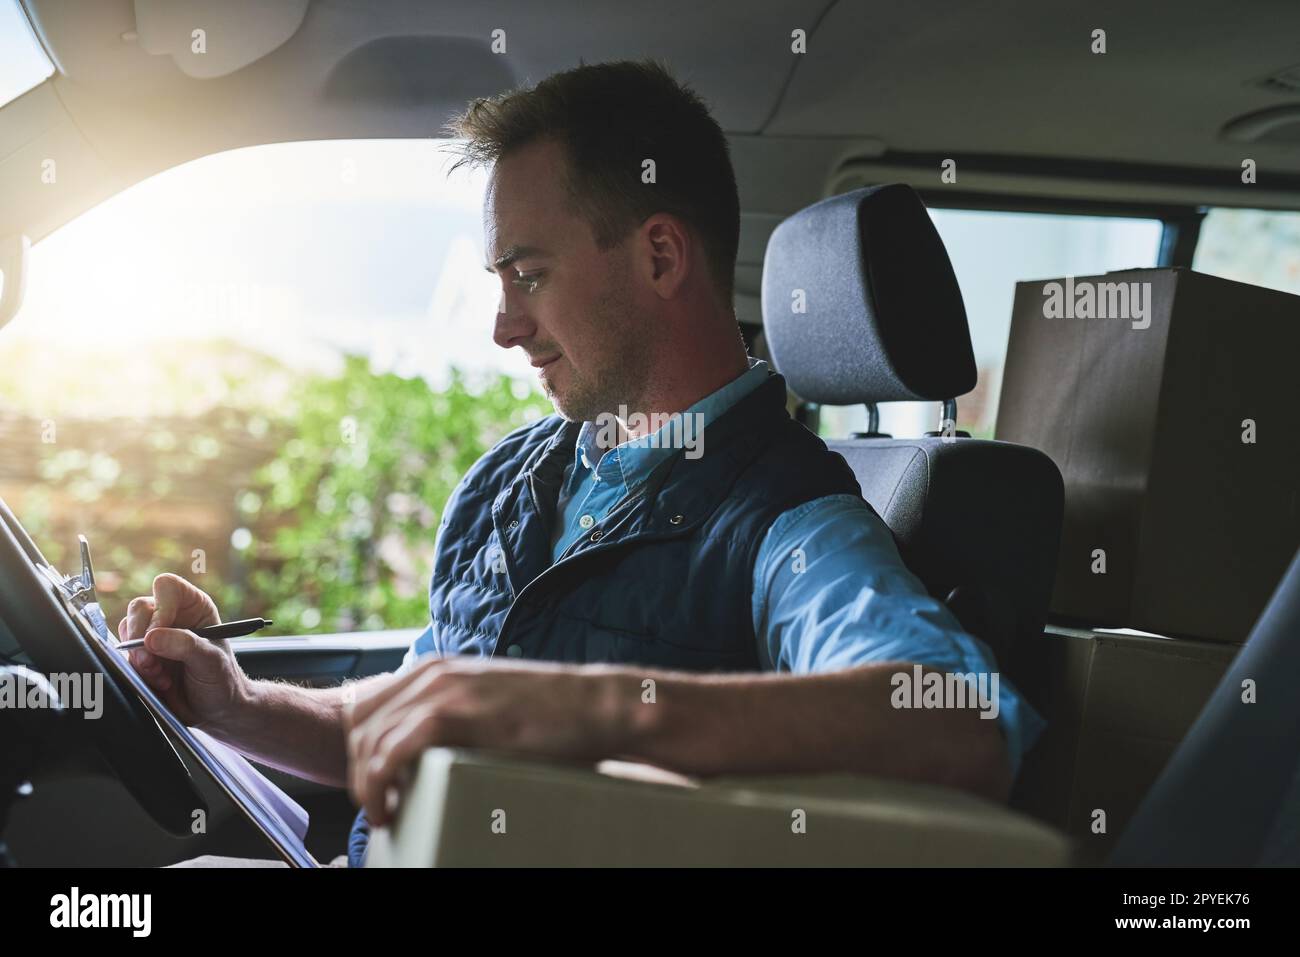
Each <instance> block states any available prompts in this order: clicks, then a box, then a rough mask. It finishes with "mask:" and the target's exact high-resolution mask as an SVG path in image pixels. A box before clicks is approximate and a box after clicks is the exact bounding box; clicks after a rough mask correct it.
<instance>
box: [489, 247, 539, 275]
mask: <svg viewBox="0 0 1300 957" xmlns="http://www.w3.org/2000/svg"><path fill="white" fill-rule="evenodd" d="M549 255H550V253H548V252H547V251H546V250H545V249H541V248H539V247H537V246H507V247H506V251H505V252H503V253H502V254H501V255H500V256H498V257H497V260H496V262H494V263H492V264H491V265H489V266H484V267H483V268H484V269H486V270H487V271H488V272H493V273H494V272H499V271H500V270H502V269H505V268H507V267H508V266H509V265H510V264H511V263H512V262H514V261H515V260H516V259H527V258H529V257H532V256H549Z"/></svg>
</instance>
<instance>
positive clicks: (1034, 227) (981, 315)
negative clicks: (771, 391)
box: [820, 209, 1162, 438]
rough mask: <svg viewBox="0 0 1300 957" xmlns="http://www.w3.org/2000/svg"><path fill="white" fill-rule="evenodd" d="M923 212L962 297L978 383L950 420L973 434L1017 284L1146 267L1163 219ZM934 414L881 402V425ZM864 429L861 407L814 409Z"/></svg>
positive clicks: (892, 429) (930, 405)
mask: <svg viewBox="0 0 1300 957" xmlns="http://www.w3.org/2000/svg"><path fill="white" fill-rule="evenodd" d="M930 216H931V218H932V219H933V220H934V223H935V227H936V228H937V229H938V230H939V235H940V236H941V237H942V239H943V242H944V245H945V246H946V247H947V249H948V256H949V258H950V259H951V260H952V266H953V271H954V272H955V273H956V274H957V282H958V284H959V285H960V286H961V292H962V298H963V299H964V300H965V303H966V316H967V320H968V321H969V323H970V331H971V345H972V346H973V348H974V351H975V363H976V366H977V368H978V371H979V381H978V384H977V385H976V387H975V390H974V391H973V392H971V393H969V394H968V395H966V396H962V397H958V399H957V426H958V428H960V429H962V430H964V431H967V432H970V434H971V435H973V436H976V437H983V438H991V437H992V435H993V426H994V423H995V421H996V418H997V402H998V395H999V393H1000V391H1001V387H1002V365H1003V362H1004V361H1005V359H1006V353H1007V337H1008V335H1009V334H1010V331H1011V305H1012V302H1013V300H1014V298H1015V289H1016V283H1017V282H1020V281H1022V280H1028V279H1052V278H1055V277H1058V276H1089V275H1096V274H1098V273H1103V272H1108V271H1111V270H1116V269H1132V268H1138V267H1150V266H1154V265H1155V264H1156V258H1157V256H1158V255H1159V251H1160V234H1161V231H1162V224H1161V223H1160V222H1159V221H1158V220H1154V219H1127V218H1119V217H1112V216H1067V215H1048V214H1044V213H1010V212H997V211H985V210H963V209H932V210H931V211H930ZM938 347H939V344H936V348H938ZM939 415H940V405H939V403H937V402H889V403H883V404H881V406H880V422H881V425H880V428H881V431H882V432H887V433H889V434H891V435H894V436H897V437H900V438H902V437H914V436H918V435H921V434H922V433H924V432H926V431H932V430H935V429H937V428H938V427H939ZM865 429H866V413H865V411H864V410H863V409H862V408H861V407H858V408H844V409H833V408H829V407H826V408H823V409H822V410H821V426H820V431H821V434H822V435H824V436H828V437H829V436H845V435H848V434H849V433H850V432H853V431H865Z"/></svg>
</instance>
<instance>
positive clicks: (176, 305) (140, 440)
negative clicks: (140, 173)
mask: <svg viewBox="0 0 1300 957" xmlns="http://www.w3.org/2000/svg"><path fill="white" fill-rule="evenodd" d="M445 147H446V144H445V143H439V142H437V141H432V140H421V141H338V142H322V143H293V144H281V145H271V146H259V147H254V148H249V149H241V150H236V151H233V152H229V153H223V154H220V155H216V156H211V157H206V158H203V159H200V160H196V161H195V162H192V163H188V164H185V165H183V166H180V167H177V168H175V169H172V170H169V171H167V172H164V173H162V174H159V175H158V176H155V177H153V178H151V179H149V180H147V181H145V182H143V183H140V184H138V185H136V186H134V187H132V188H131V189H128V190H126V191H125V192H123V193H122V194H120V195H118V196H116V197H114V198H112V199H110V200H109V201H107V202H105V203H103V204H102V205H100V206H99V207H97V208H95V209H93V210H90V211H89V212H87V213H85V214H84V215H82V216H80V217H79V218H77V219H76V220H74V221H72V222H71V223H69V224H67V225H66V226H64V227H63V228H62V229H60V230H58V231H56V232H55V233H53V234H52V235H50V236H48V237H46V238H45V239H43V240H42V241H41V242H39V243H37V244H36V245H35V246H34V247H33V248H32V251H31V266H30V277H29V286H28V293H27V297H26V299H25V302H24V305H23V308H22V310H21V311H20V312H19V314H18V316H17V317H16V318H15V319H14V321H13V323H12V324H11V325H10V326H9V327H8V328H6V329H5V330H4V331H3V334H0V448H2V449H4V454H3V456H0V496H3V497H4V498H5V500H6V501H8V502H9V504H10V506H11V507H12V508H13V509H14V511H15V512H16V513H17V514H18V516H19V517H20V518H21V520H22V521H23V522H24V524H26V525H27V527H28V529H29V530H30V531H31V532H32V533H33V536H34V537H35V538H36V540H37V542H38V544H39V545H40V546H41V548H42V550H44V552H45V554H46V555H47V557H48V558H49V559H50V560H51V561H53V562H55V563H56V564H59V565H60V567H63V566H67V565H71V564H73V563H74V562H75V555H74V554H73V551H74V550H75V546H76V538H75V536H76V534H77V533H78V532H85V533H86V534H87V535H89V536H90V538H91V543H92V547H93V548H94V550H95V558H96V565H97V571H98V580H99V590H100V592H101V595H102V596H103V597H104V599H105V604H106V607H107V610H108V611H109V613H110V616H112V615H113V614H114V612H115V610H116V612H117V613H120V611H121V604H120V603H121V602H122V601H123V600H125V599H126V598H129V597H130V596H132V595H136V594H141V593H146V592H147V591H148V589H149V585H150V582H151V581H152V579H153V576H154V575H156V574H158V573H160V572H163V571H172V572H176V573H178V574H182V575H185V576H186V577H188V578H191V579H193V580H194V581H195V582H196V583H198V584H200V586H201V587H203V588H205V589H206V590H208V591H209V592H210V593H212V594H213V595H214V596H215V597H216V598H217V599H218V601H219V602H220V604H221V607H222V608H223V611H224V612H225V614H226V616H227V617H234V618H238V617H248V616H255V615H263V616H265V617H268V618H273V619H274V620H275V623H276V624H275V627H274V628H273V629H271V630H270V631H269V632H268V633H271V634H275V633H280V634H286V633H288V634H298V633H313V632H316V633H328V632H336V631H350V630H356V629H366V630H370V629H381V628H399V627H415V626H420V625H423V624H424V623H425V622H426V621H427V618H428V608H427V586H428V574H429V569H430V558H431V555H432V548H433V542H434V539H435V533H436V531H437V528H438V522H439V517H440V512H441V510H442V507H443V504H444V502H445V501H446V498H447V496H448V495H449V494H450V492H451V490H452V488H453V487H454V486H455V484H456V482H457V481H459V479H460V477H461V475H462V474H463V473H464V472H465V471H466V469H468V467H469V466H470V465H472V464H473V462H474V461H475V460H476V459H477V457H478V456H479V455H480V454H481V453H482V452H483V451H484V450H485V449H486V448H487V447H489V446H490V445H491V444H492V443H493V442H495V441H496V440H497V439H498V438H499V437H501V436H502V435H504V434H506V433H507V432H508V431H510V430H512V429H514V428H516V427H518V426H519V425H521V424H523V423H524V422H526V421H529V420H530V419H535V418H536V417H538V416H540V415H543V414H547V413H549V412H550V411H551V409H550V404H549V402H547V401H546V400H545V398H544V396H543V395H542V394H541V391H540V389H539V388H538V387H537V385H536V379H535V374H534V372H535V370H533V369H531V368H530V367H529V366H528V363H527V359H526V357H524V356H522V355H518V354H517V353H519V350H511V351H510V352H509V353H507V352H506V351H505V350H502V349H500V348H499V347H497V346H496V345H495V344H494V343H493V342H492V339H491V333H492V323H493V319H494V316H495V314H496V306H497V302H498V299H499V295H500V293H499V289H498V288H497V285H496V283H495V281H494V279H493V277H491V276H490V275H488V274H487V273H486V272H485V270H484V268H483V263H484V255H483V251H482V248H481V246H482V226H481V218H480V209H481V200H482V194H483V188H484V181H485V180H484V176H483V174H481V173H475V172H469V171H466V170H463V169H462V170H459V171H457V172H456V173H454V174H453V175H451V176H450V177H448V175H447V167H448V166H449V160H450V157H449V155H448V153H447V152H446V149H445ZM114 620H115V619H114Z"/></svg>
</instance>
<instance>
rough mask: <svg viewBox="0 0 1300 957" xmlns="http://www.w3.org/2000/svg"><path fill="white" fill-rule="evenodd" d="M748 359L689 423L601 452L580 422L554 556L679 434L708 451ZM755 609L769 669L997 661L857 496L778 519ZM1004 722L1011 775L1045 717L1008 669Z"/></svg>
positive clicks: (752, 382)
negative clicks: (703, 432) (908, 563)
mask: <svg viewBox="0 0 1300 957" xmlns="http://www.w3.org/2000/svg"><path fill="white" fill-rule="evenodd" d="M749 363H750V367H749V370H748V371H746V372H744V373H742V374H741V375H740V376H738V377H737V378H736V379H734V380H732V381H731V382H729V383H728V384H727V385H725V386H723V387H722V388H721V389H719V390H717V391H716V392H714V393H713V394H712V395H709V396H706V397H705V398H703V399H701V400H700V401H699V402H697V403H695V405H693V406H691V407H690V408H689V409H687V410H686V412H685V413H684V419H683V422H679V423H673V422H670V423H668V424H664V425H663V426H662V427H661V428H660V429H658V430H657V431H655V432H653V433H651V434H650V435H648V436H646V437H644V438H642V439H635V440H630V441H628V442H624V443H623V444H621V445H617V446H615V447H614V448H609V449H607V450H605V451H603V452H602V450H601V448H600V446H599V445H598V443H597V438H598V437H602V435H601V433H602V432H605V431H608V429H607V427H605V426H604V424H603V423H602V424H600V425H598V424H597V423H594V422H586V423H584V424H583V426H582V428H581V430H580V431H579V433H578V441H577V444H576V446H575V448H574V455H573V461H572V462H571V463H570V464H569V465H568V467H567V468H566V471H565V478H564V483H563V485H562V486H561V489H560V496H559V501H558V503H557V510H556V523H555V529H554V531H553V535H552V537H553V542H552V560H553V561H555V560H558V559H559V558H560V556H561V555H563V554H564V552H565V550H566V549H568V548H569V546H570V545H572V544H573V543H574V542H575V541H576V540H577V539H579V538H580V537H582V536H584V535H585V534H587V529H588V528H590V527H591V526H592V525H594V524H596V523H597V522H600V521H601V520H602V519H603V518H604V517H605V515H606V514H608V513H609V511H610V510H611V509H613V508H614V506H615V505H616V504H618V502H619V501H621V500H622V499H623V497H624V496H625V495H627V494H628V493H629V492H631V491H632V490H633V489H635V488H636V486H637V485H638V484H639V483H641V482H643V481H645V480H646V478H648V477H649V475H650V473H651V472H652V471H653V470H654V467H655V466H656V465H658V464H659V463H660V462H662V461H663V460H664V459H665V458H666V457H668V456H670V455H672V454H674V451H675V448H674V447H673V441H674V440H675V441H676V444H677V446H678V447H680V446H681V444H682V443H683V441H685V443H686V448H687V452H686V454H688V455H698V454H707V446H706V444H705V443H704V441H702V440H701V437H700V431H699V429H702V427H703V426H706V425H708V423H709V422H711V421H713V420H714V419H716V418H717V417H718V416H720V415H721V414H722V413H723V412H725V411H726V410H727V409H728V408H730V407H731V406H732V405H734V404H735V403H736V402H738V401H739V400H740V399H742V398H743V397H744V396H746V395H748V394H749V392H751V391H752V390H753V389H755V388H757V387H758V386H759V385H760V384H761V383H762V382H763V381H764V380H765V379H766V378H767V375H768V367H767V363H765V362H763V361H762V360H759V359H750V360H749ZM690 417H693V418H690ZM694 426H697V427H698V428H696V427H694ZM692 443H698V445H695V446H693V445H692ZM753 616H754V633H755V635H757V636H758V654H759V660H760V661H761V662H762V663H763V665H764V667H766V668H769V669H771V670H773V671H786V672H791V673H793V674H812V673H814V672H819V671H836V670H842V669H845V668H852V667H856V666H858V665H864V664H869V663H873V662H886V661H893V662H910V663H913V664H920V665H928V666H930V667H933V668H937V669H939V670H941V671H945V672H950V673H960V674H981V673H988V672H993V671H995V670H996V662H995V661H994V660H993V654H992V652H991V651H990V650H989V648H988V647H987V646H986V645H985V644H984V643H983V642H981V641H980V640H979V639H977V638H975V637H974V636H973V635H969V634H967V633H966V632H964V631H963V630H962V629H961V626H960V625H959V624H958V623H957V620H956V619H955V618H954V617H953V615H952V613H951V612H950V611H949V610H948V608H947V606H946V605H944V604H943V603H942V602H941V601H939V600H938V599H936V598H933V597H931V596H930V594H929V593H928V592H927V591H926V590H925V586H924V585H922V584H921V582H920V580H919V579H917V578H916V576H915V575H913V574H912V573H911V572H910V571H908V570H907V568H906V567H905V566H904V565H903V562H902V559H901V558H900V557H899V554H898V549H897V547H896V546H895V545H894V539H893V536H892V535H891V534H890V532H889V529H888V528H887V527H886V526H885V524H884V522H882V521H881V519H880V518H879V517H878V516H877V515H876V514H875V513H874V512H872V511H871V509H870V508H869V507H868V506H867V505H866V503H865V502H863V500H862V499H860V498H858V497H857V496H853V495H832V496H827V497H826V498H820V499H817V500H815V501H812V502H806V503H804V504H803V505H800V506H798V507H797V508H794V509H791V510H790V511H788V512H786V513H784V514H783V515H781V516H779V517H778V518H777V520H776V521H775V522H774V523H773V524H772V526H771V528H769V529H768V532H767V535H766V537H765V539H764V541H763V544H762V547H761V548H760V550H759V554H758V560H757V561H756V562H755V564H754V588H753ZM998 720H999V721H1000V722H1001V727H1002V730H1003V733H1004V735H1005V738H1006V744H1007V753H1008V756H1009V758H1010V761H1011V768H1012V773H1013V775H1014V774H1015V773H1016V772H1017V771H1018V770H1019V768H1020V763H1021V759H1022V758H1023V756H1024V754H1025V752H1026V751H1028V750H1029V748H1030V747H1032V746H1033V744H1034V742H1035V741H1036V740H1037V739H1038V737H1039V735H1040V734H1042V732H1043V729H1044V727H1045V726H1046V723H1045V722H1044V721H1043V719H1042V717H1040V716H1039V714H1038V713H1037V712H1036V711H1035V710H1034V709H1033V707H1032V706H1031V705H1030V704H1029V703H1028V702H1027V701H1026V700H1025V699H1024V698H1023V697H1022V696H1021V695H1020V693H1019V692H1018V691H1017V690H1016V689H1015V688H1014V687H1013V686H1012V684H1011V683H1010V682H1009V681H1007V680H1006V679H1005V678H1004V677H1002V676H999V679H998Z"/></svg>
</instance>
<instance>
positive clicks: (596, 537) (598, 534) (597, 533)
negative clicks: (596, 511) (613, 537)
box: [591, 529, 605, 542]
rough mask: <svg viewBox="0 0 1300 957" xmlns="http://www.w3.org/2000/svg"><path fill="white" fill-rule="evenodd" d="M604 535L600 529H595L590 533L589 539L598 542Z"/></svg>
mask: <svg viewBox="0 0 1300 957" xmlns="http://www.w3.org/2000/svg"><path fill="white" fill-rule="evenodd" d="M604 537H605V533H604V532H602V531H601V530H600V529H596V531H594V532H592V533H591V540H592V541H593V542H598V541H600V540H601V539H602V538H604Z"/></svg>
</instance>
